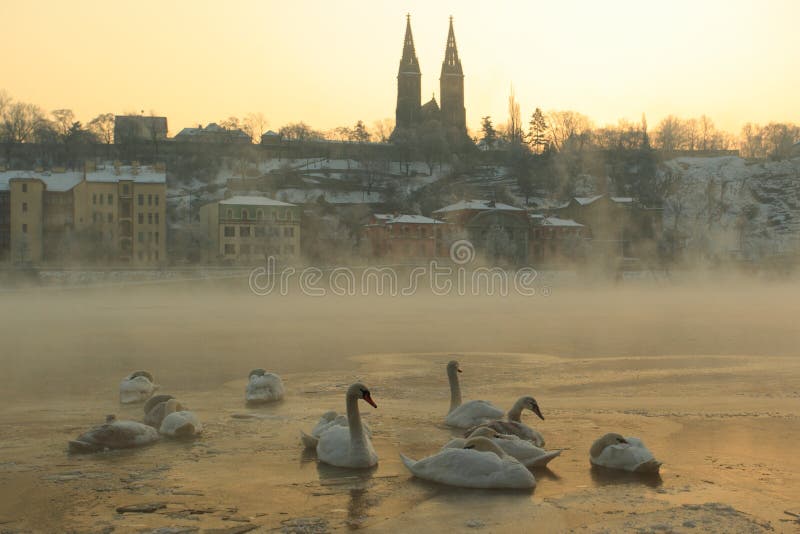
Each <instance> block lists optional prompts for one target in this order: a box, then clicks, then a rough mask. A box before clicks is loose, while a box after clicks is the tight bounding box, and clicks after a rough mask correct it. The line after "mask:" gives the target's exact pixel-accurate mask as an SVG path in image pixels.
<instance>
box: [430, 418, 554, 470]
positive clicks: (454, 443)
mask: <svg viewBox="0 0 800 534" xmlns="http://www.w3.org/2000/svg"><path fill="white" fill-rule="evenodd" d="M479 436H483V437H485V438H488V439H490V440H491V441H492V443H494V444H495V445H497V446H498V447H500V448H501V449H503V452H505V453H506V454H508V455H509V456H512V457H514V458H516V459H517V460H518V461H519V463H521V464H522V465H524V466H525V467H544V466H546V465H547V464H548V463H549V462H550V460H552V459H553V458H555V457H556V456H559V455H560V454H561V451H546V450H544V449H540V448H539V447H537V446H536V445H534V444H533V443H531V442H530V441H526V440H524V439H520V438H519V437H517V436H509V435H505V434H498V433H497V432H496V431H494V430H493V429H491V428H489V427H488V426H479V427H478V428H476V429H475V430H473V431H472V433H471V434H470V435H469V437H470V438H475V437H479ZM466 442H467V438H456V439H454V440H451V441H450V442H449V443H447V444H446V445H445V446H444V447H443V449H452V448H455V449H461V448H464V445H465V444H466Z"/></svg>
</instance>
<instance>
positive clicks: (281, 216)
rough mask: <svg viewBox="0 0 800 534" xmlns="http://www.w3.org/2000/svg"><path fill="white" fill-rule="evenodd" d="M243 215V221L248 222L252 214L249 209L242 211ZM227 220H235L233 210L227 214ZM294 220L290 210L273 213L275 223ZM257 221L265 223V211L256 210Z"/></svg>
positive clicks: (274, 211)
mask: <svg viewBox="0 0 800 534" xmlns="http://www.w3.org/2000/svg"><path fill="white" fill-rule="evenodd" d="M241 215H242V220H243V221H247V220H249V219H250V212H249V211H248V210H247V209H242V214H241ZM225 218H226V219H228V220H230V219H233V210H232V209H228V210H227V211H226V212H225ZM294 218H295V217H294V212H292V211H290V210H281V211H278V210H273V212H272V220H273V221H278V220H281V221H284V220H285V221H292V220H294ZM256 220H258V221H263V220H264V210H261V209H259V210H256Z"/></svg>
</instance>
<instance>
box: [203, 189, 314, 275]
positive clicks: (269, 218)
mask: <svg viewBox="0 0 800 534" xmlns="http://www.w3.org/2000/svg"><path fill="white" fill-rule="evenodd" d="M301 214H302V210H301V208H300V207H299V206H296V205H294V204H289V203H287V202H281V201H279V200H273V199H271V198H267V197H256V196H235V197H231V198H229V199H226V200H221V201H219V202H213V203H211V204H207V205H205V206H203V207H202V208H200V224H201V227H202V229H203V231H204V232H205V233H206V235H207V236H208V258H207V259H208V260H222V261H227V262H231V263H239V264H255V263H263V262H264V260H265V258H266V257H267V256H274V257H276V258H281V259H284V260H291V259H293V258H296V257H297V256H298V255H299V253H300V216H301Z"/></svg>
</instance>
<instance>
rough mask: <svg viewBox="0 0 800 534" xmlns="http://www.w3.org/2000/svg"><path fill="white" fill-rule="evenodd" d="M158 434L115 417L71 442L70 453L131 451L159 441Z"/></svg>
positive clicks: (138, 424) (132, 422)
mask: <svg viewBox="0 0 800 534" xmlns="http://www.w3.org/2000/svg"><path fill="white" fill-rule="evenodd" d="M158 438H159V436H158V432H157V431H156V429H155V428H152V427H149V426H147V425H144V424H142V423H138V422H136V421H117V418H116V417H115V416H113V415H109V416H107V417H106V422H105V423H104V424H102V425H100V426H96V427H94V428H92V429H90V430H89V431H87V432H84V433H83V434H81V435H80V436H78V437H77V438H75V439H74V440H72V441H70V442H69V448H68V450H69V452H71V453H89V452H97V451H102V450H107V449H130V448H133V447H141V446H143V445H149V444H150V443H153V442H156V441H158Z"/></svg>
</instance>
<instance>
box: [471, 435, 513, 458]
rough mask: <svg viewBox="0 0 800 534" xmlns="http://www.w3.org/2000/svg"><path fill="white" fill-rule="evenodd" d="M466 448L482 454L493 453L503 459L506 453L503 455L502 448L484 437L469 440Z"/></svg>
mask: <svg viewBox="0 0 800 534" xmlns="http://www.w3.org/2000/svg"><path fill="white" fill-rule="evenodd" d="M464 448H465V449H472V450H476V451H480V452H493V453H495V454H496V455H497V456H499V457H501V458H502V457H503V456H505V453H503V450H502V449H501V448H500V447H498V446H497V445H495V444H494V443H493V442H492V440H490V439H489V438H487V437H484V436H479V437H474V438H469V439H468V440H467V442H466V443H465V444H464Z"/></svg>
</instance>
